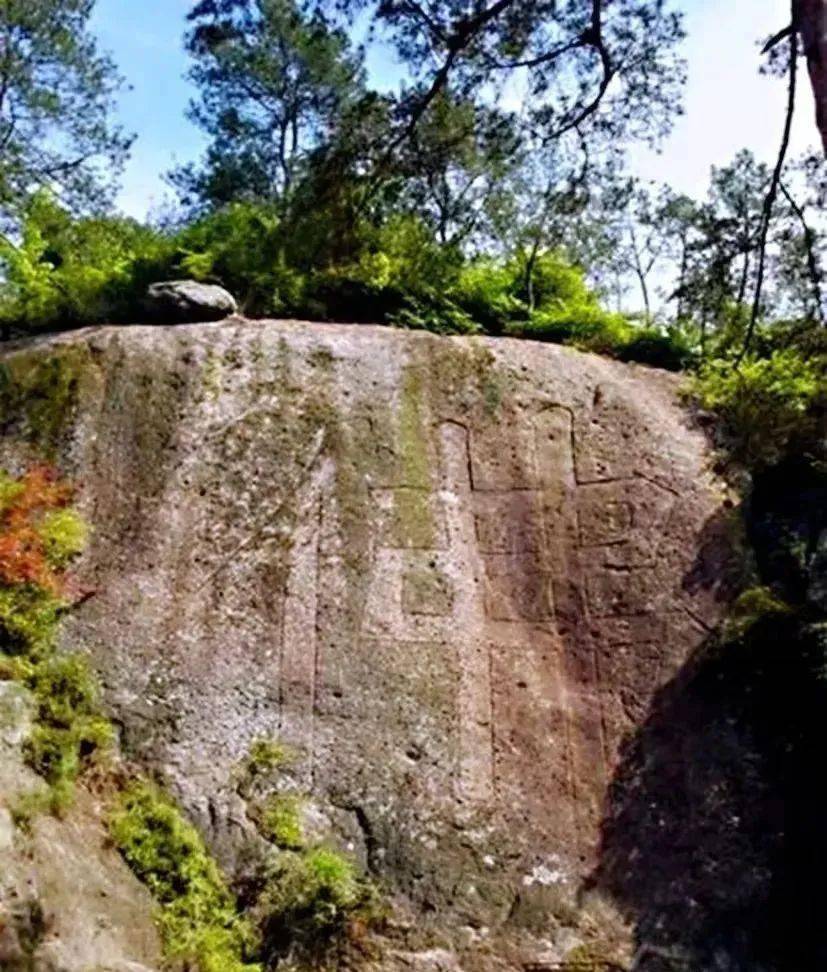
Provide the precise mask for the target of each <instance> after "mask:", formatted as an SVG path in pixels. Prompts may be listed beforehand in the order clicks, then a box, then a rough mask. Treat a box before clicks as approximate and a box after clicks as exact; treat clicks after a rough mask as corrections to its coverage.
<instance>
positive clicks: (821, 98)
mask: <svg viewBox="0 0 827 972" xmlns="http://www.w3.org/2000/svg"><path fill="white" fill-rule="evenodd" d="M798 26H799V30H800V32H801V39H802V41H803V43H804V53H805V54H806V55H807V67H808V68H809V71H810V81H811V82H812V85H813V95H814V97H815V103H816V124H817V125H818V130H819V132H820V133H821V142H822V145H823V146H824V152H825V155H827V0H798Z"/></svg>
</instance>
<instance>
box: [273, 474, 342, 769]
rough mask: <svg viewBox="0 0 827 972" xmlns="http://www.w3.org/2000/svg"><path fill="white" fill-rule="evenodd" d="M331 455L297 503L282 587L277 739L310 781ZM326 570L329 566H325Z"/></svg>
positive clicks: (327, 531)
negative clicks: (285, 575) (282, 743)
mask: <svg viewBox="0 0 827 972" xmlns="http://www.w3.org/2000/svg"><path fill="white" fill-rule="evenodd" d="M333 472H334V470H333V465H332V463H331V461H330V460H322V461H321V462H320V463H319V464H318V465H317V466H316V468H314V469H313V470H312V471H311V474H310V479H309V484H308V486H307V487H306V489H305V491H304V495H303V496H302V501H301V503H300V506H299V518H298V523H297V526H296V528H295V531H294V533H293V537H292V547H291V550H290V568H289V573H288V576H287V583H286V586H285V592H284V609H283V630H282V639H281V658H280V668H281V677H280V680H279V688H280V713H281V715H280V738H281V739H282V740H283V742H284V743H285V744H286V745H287V746H289V747H290V748H291V749H293V750H295V752H296V753H297V755H299V756H300V757H301V759H300V761H299V762H298V767H299V770H298V772H299V773H300V774H302V773H303V775H304V776H305V782H307V783H308V784H310V783H312V777H313V755H314V728H315V706H316V684H317V676H318V666H319V632H318V609H319V603H318V602H319V595H320V592H321V591H322V590H323V589H324V587H325V584H326V585H327V586H329V578H328V577H325V579H324V581H325V583H323V582H322V569H323V565H324V564H325V560H324V559H323V556H324V550H323V541H324V539H325V538H326V537H327V535H328V533H329V528H328V526H327V524H326V523H325V521H326V519H327V518H329V517H330V514H331V504H330V497H329V494H330V484H331V481H332V477H333ZM327 573H329V571H327Z"/></svg>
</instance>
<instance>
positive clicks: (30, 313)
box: [0, 192, 172, 333]
mask: <svg viewBox="0 0 827 972" xmlns="http://www.w3.org/2000/svg"><path fill="white" fill-rule="evenodd" d="M171 258H172V250H171V244H170V241H169V240H168V238H166V237H165V236H164V235H163V234H162V233H159V232H157V231H156V230H154V229H152V228H150V227H148V226H144V225H142V224H140V223H138V222H136V221H135V220H132V219H126V218H123V217H117V216H98V217H87V218H83V219H74V218H73V217H72V216H71V214H70V213H69V212H67V211H66V210H64V209H63V208H62V207H61V206H60V205H59V203H57V202H56V200H55V199H54V198H53V197H52V196H51V195H50V194H48V193H46V192H40V193H37V194H36V195H35V196H33V197H32V199H31V200H30V202H29V205H28V207H27V209H26V211H25V213H24V216H23V222H22V228H21V232H20V241H19V243H18V244H17V245H15V244H13V243H12V242H11V241H10V240H8V239H6V238H0V268H2V272H3V277H4V280H3V286H2V290H0V326H2V327H3V329H4V330H5V331H6V332H7V333H9V332H14V331H39V330H46V329H55V328H62V327H71V326H79V325H86V324H94V323H97V322H101V321H110V320H111V321H126V320H130V319H132V320H136V319H138V318H139V317H140V316H141V315H140V300H141V297H142V296H143V293H144V291H145V289H146V286H147V284H148V283H149V282H150V281H151V280H153V279H159V278H160V277H162V276H165V275H166V273H167V268H168V267H169V265H170V261H171Z"/></svg>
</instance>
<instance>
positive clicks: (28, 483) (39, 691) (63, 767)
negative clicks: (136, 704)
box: [0, 469, 113, 812]
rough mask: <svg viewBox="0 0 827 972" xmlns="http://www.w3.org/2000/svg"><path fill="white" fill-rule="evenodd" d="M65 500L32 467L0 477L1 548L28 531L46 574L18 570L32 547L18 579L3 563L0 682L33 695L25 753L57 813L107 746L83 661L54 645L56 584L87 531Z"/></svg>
mask: <svg viewBox="0 0 827 972" xmlns="http://www.w3.org/2000/svg"><path fill="white" fill-rule="evenodd" d="M70 496H71V491H70V490H69V488H68V487H67V486H66V485H65V484H62V483H60V482H59V481H57V480H56V479H54V478H53V477H52V475H51V474H47V471H45V470H38V469H34V470H31V471H30V472H29V473H27V474H26V475H25V476H23V477H20V478H14V477H11V476H9V475H8V474H7V473H5V472H4V473H2V474H0V513H2V518H3V523H2V528H0V546H2V545H7V546H9V548H10V549H11V550H14V549H15V546H16V545H19V544H22V543H24V541H26V538H27V536H28V533H27V531H31V532H32V533H33V534H34V536H35V538H36V539H39V541H40V542H41V543H42V546H43V556H44V558H45V561H46V563H47V565H48V569H49V570H48V572H47V573H42V572H41V571H36V572H34V573H33V574H31V576H29V572H28V570H27V569H24V568H28V567H29V566H30V565H33V564H36V563H37V556H36V552H35V551H34V550H33V549H32V547H31V544H30V543H29V544H28V547H29V549H28V556H29V559H27V560H24V559H20V560H18V561H17V566H18V567H19V568H20V570H21V571H22V574H21V576H20V577H19V578H18V577H17V574H16V573H15V570H14V569H13V567H14V566H15V562H14V561H13V560H9V562H8V563H7V564H6V567H7V569H6V572H5V573H4V576H3V579H2V580H0V677H2V678H6V679H13V680H15V681H17V682H20V683H21V684H23V685H25V686H26V688H27V689H29V691H30V692H31V693H32V696H33V698H34V703H35V712H34V725H33V727H32V731H31V734H30V736H29V738H28V739H27V740H26V742H25V747H24V751H25V755H26V760H27V762H28V763H29V765H30V766H31V767H32V768H33V769H34V770H35V771H36V772H38V773H39V774H40V775H41V776H43V778H44V779H45V780H46V782H47V783H48V784H49V790H48V791H47V795H46V796H45V797H44V798H43V803H44V805H47V806H48V807H49V809H51V810H53V811H55V812H60V811H61V810H63V809H65V807H66V806H67V805H68V804H69V802H70V801H71V797H72V792H73V786H74V782H75V779H76V778H77V776H78V775H79V774H80V773H81V771H82V770H83V769H84V768H85V767H87V766H88V765H89V764H90V763H91V762H92V761H94V760H97V759H98V758H99V757H100V756H101V754H104V753H106V752H107V751H108V750H109V749H110V748H111V745H112V742H113V731H112V727H111V725H110V724H109V722H108V721H107V720H106V719H105V718H104V717H103V716H102V715H101V712H100V705H99V690H98V684H97V681H96V679H95V678H94V676H93V674H92V672H91V670H90V668H89V664H88V662H87V661H86V659H85V658H83V657H82V656H81V655H78V654H66V653H60V652H58V651H57V649H56V645H55V641H56V634H57V626H58V622H59V619H60V615H61V613H62V612H63V611H64V610H65V608H66V606H67V603H68V602H67V600H66V598H65V596H64V595H63V594H62V593H61V587H60V586H59V585H60V583H61V582H62V580H63V574H64V572H65V570H66V568H67V566H68V565H69V562H70V561H71V560H72V558H73V557H75V556H76V555H77V554H78V553H80V551H81V549H82V547H83V544H84V541H85V538H86V532H87V531H86V526H85V524H84V522H83V520H82V519H81V518H80V517H79V516H78V514H77V513H76V512H75V511H74V510H72V509H71V508H70V507H69V506H65V505H61V504H63V503H65V502H66V501H67V500H68V499H69V497H70ZM44 510H45V512H42V511H44ZM41 512H42V515H38V514H40V513H41ZM35 578H39V580H36V579H35Z"/></svg>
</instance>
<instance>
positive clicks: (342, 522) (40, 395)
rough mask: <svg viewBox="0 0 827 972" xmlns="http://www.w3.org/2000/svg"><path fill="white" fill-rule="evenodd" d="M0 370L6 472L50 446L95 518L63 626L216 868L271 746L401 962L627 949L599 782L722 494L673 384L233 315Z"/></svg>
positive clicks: (685, 647)
mask: <svg viewBox="0 0 827 972" xmlns="http://www.w3.org/2000/svg"><path fill="white" fill-rule="evenodd" d="M3 369H4V370H3V381H2V387H0V396H2V399H1V401H2V405H3V409H4V410H3V421H4V429H5V435H4V445H3V458H4V462H5V463H6V464H11V465H15V464H17V465H20V464H22V463H25V462H26V461H27V460H29V459H31V458H33V457H41V456H43V455H51V456H53V457H55V458H56V459H57V460H58V461H59V464H60V466H61V468H62V470H63V471H64V472H65V473H66V474H67V475H69V476H71V477H73V478H75V479H76V480H78V481H79V482H80V483H81V484H82V506H83V510H84V514H85V516H86V518H87V519H88V520H89V521H90V522H91V523H92V524H93V526H94V534H93V539H92V543H91V544H90V547H89V549H88V551H87V553H86V554H85V555H84V557H83V560H82V562H81V564H80V567H79V573H80V580H81V582H82V583H83V584H84V585H85V586H86V587H87V588H89V589H90V590H92V591H94V594H93V596H91V597H89V598H88V599H87V600H86V601H85V603H84V604H83V605H82V606H81V607H80V609H79V610H78V611H77V612H76V613H75V614H74V615H73V617H72V618H71V619H70V620H69V622H68V624H67V631H66V637H67V638H69V639H71V641H72V642H73V643H75V644H77V643H80V644H82V645H84V646H85V647H86V648H87V650H88V651H89V652H90V653H91V655H92V657H93V659H94V662H95V665H96V667H97V669H98V670H99V671H100V673H101V676H102V678H103V680H104V684H105V687H106V698H107V702H108V704H109V706H110V707H111V710H112V713H113V716H114V718H115V719H116V721H117V724H118V725H119V727H120V729H121V732H122V742H123V745H124V747H125V748H126V750H127V752H128V753H129V755H130V756H131V757H132V758H134V759H135V760H137V761H139V762H140V763H142V764H143V765H144V766H146V767H147V768H149V769H150V770H151V771H153V772H155V773H157V774H158V775H160V776H162V777H163V778H164V779H165V781H166V782H167V783H168V784H169V786H170V787H171V788H172V789H173V791H174V792H175V793H176V794H177V796H178V797H179V798H180V799H181V801H182V803H183V805H184V806H185V807H186V808H187V810H188V811H189V813H190V814H191V815H192V817H193V819H194V820H195V821H196V822H197V823H198V824H199V826H200V827H201V829H202V830H203V832H204V833H205V835H206V836H207V837H208V838H209V839H210V841H211V843H212V845H213V847H214V848H215V849H216V851H217V852H218V853H219V855H220V856H221V857H222V859H223V860H224V862H225V863H226V864H227V866H228V867H230V868H233V867H235V866H237V865H238V862H239V860H240V858H241V857H242V856H243V855H242V851H243V848H244V846H245V843H246V842H247V839H248V837H249V833H250V829H251V822H250V820H249V819H248V817H247V815H246V813H245V806H244V803H243V800H242V799H241V796H240V795H239V794H238V792H237V791H236V788H235V787H236V783H235V780H236V776H235V775H234V767H235V766H236V765H237V763H238V761H239V760H240V759H242V758H243V756H244V755H245V753H246V752H247V751H248V749H249V746H250V744H251V742H252V741H253V740H255V739H256V738H260V737H262V736H265V737H278V738H279V739H280V740H282V741H283V742H284V743H285V744H287V745H288V746H289V747H292V749H293V750H294V751H295V752H296V753H297V755H298V759H297V760H296V762H295V764H294V766H293V767H292V768H291V769H290V773H292V775H293V782H294V785H295V786H296V788H297V789H300V790H302V791H303V792H307V793H309V794H311V795H312V798H313V801H314V805H315V807H316V809H317V810H318V812H319V814H321V815H322V816H324V817H325V819H326V820H327V821H328V823H329V826H330V827H331V828H332V829H333V830H334V831H335V832H337V833H338V834H339V835H340V837H341V839H342V841H343V842H344V843H345V844H346V845H347V846H349V847H350V848H351V849H352V850H353V851H354V853H356V854H357V855H359V856H360V857H361V858H362V860H363V862H364V863H365V864H366V865H367V866H368V867H369V868H370V869H371V870H372V871H373V872H374V873H375V874H376V875H377V876H379V877H380V878H381V879H382V881H383V882H385V884H386V886H387V887H388V889H389V890H390V892H391V893H392V895H393V896H394V899H395V901H396V904H397V909H398V910H397V917H396V919H395V923H396V924H395V935H396V938H397V940H398V942H399V948H398V950H397V951H396V953H395V957H394V955H393V954H391V955H390V957H388V958H387V962H388V963H389V967H390V966H391V965H393V964H394V963H396V964H399V965H400V967H403V966H404V965H405V964H406V963H409V962H418V963H419V965H420V966H423V965H427V964H428V962H429V961H430V959H428V958H427V956H429V955H430V956H431V957H433V955H436V954H439V955H443V952H442V951H440V949H443V950H444V949H448V950H453V952H454V953H462V954H464V956H465V958H464V959H463V967H465V968H468V967H475V966H479V967H490V968H502V967H520V966H521V965H523V964H525V963H531V962H546V961H549V962H550V961H557V960H560V959H562V958H563V957H564V956H565V955H566V954H568V952H569V951H570V950H571V949H572V948H574V947H575V946H577V945H578V943H580V942H582V941H584V940H592V939H601V940H602V941H603V942H604V944H605V949H606V953H607V954H609V953H611V955H612V956H613V957H616V958H619V959H623V958H624V956H627V955H628V936H627V931H626V929H627V923H628V921H629V916H628V915H627V914H625V913H624V914H620V913H618V912H617V911H616V910H615V909H614V908H613V906H612V905H611V902H610V900H609V899H608V898H604V897H602V896H601V895H600V894H599V893H598V892H597V891H593V892H589V893H586V894H585V895H584V894H583V892H582V889H583V886H584V881H586V880H587V878H588V876H589V875H590V874H593V873H594V872H595V869H596V868H597V866H598V852H599V848H600V839H601V824H602V821H603V818H604V814H605V812H606V807H607V790H608V786H609V782H610V780H611V778H612V776H613V774H614V773H615V771H616V769H617V767H618V763H619V754H620V752H621V749H622V747H623V744H624V740H625V739H627V738H628V737H629V736H630V735H631V734H634V733H635V732H636V731H637V730H638V729H639V728H640V726H641V725H642V724H643V723H644V722H645V720H646V717H647V713H648V711H649V708H650V704H651V702H652V699H653V697H654V696H655V694H656V693H657V692H658V691H659V690H660V689H661V688H662V687H663V686H664V685H665V684H666V683H668V682H669V681H670V680H672V679H673V678H674V677H675V676H676V674H677V673H678V671H679V670H680V668H681V666H682V665H683V664H684V663H685V661H686V660H687V658H688V657H689V656H690V655H691V654H692V652H693V651H694V650H695V649H696V648H697V647H698V645H699V644H700V643H701V642H702V641H703V639H704V637H705V635H706V634H707V632H708V631H709V629H710V628H711V627H712V626H714V624H715V623H716V621H717V619H718V618H719V616H720V614H721V612H722V610H723V609H724V607H725V600H726V596H725V595H726V592H725V590H723V589H722V582H721V578H722V577H723V576H724V575H725V571H722V569H721V567H722V564H725V561H726V556H727V549H728V548H727V538H726V533H727V526H726V517H725V516H721V515H720V514H721V511H722V507H723V504H724V494H723V490H722V488H721V485H720V484H719V483H717V482H716V481H715V480H714V478H713V477H712V475H711V474H710V473H709V471H708V462H709V457H708V454H707V451H706V447H705V443H704V439H703V436H702V435H701V434H700V433H698V432H696V431H693V430H691V429H690V428H689V426H688V423H687V419H686V416H685V414H684V412H683V410H682V409H681V408H680V407H679V405H678V403H677V400H676V392H677V385H676V381H675V379H674V378H673V377H671V376H668V375H666V374H664V373H661V372H656V371H653V370H650V369H645V368H636V367H632V366H627V365H622V364H619V363H616V362H611V361H607V360H603V359H600V358H598V357H595V356H591V355H585V354H580V353H577V352H574V351H571V350H567V349H562V348H559V347H552V346H541V345H535V344H532V343H529V342H514V341H508V340H498V341H489V340H468V339H446V338H437V337H434V336H431V335H427V334H417V333H403V332H399V331H394V330H390V329H380V328H372V327H359V328H354V327H346V326H338V325H325V326H323V325H311V324H301V323H292V322H258V323H249V322H240V321H237V320H236V321H228V322H225V323H222V324H216V325H201V326H181V327H176V328H174V329H173V328H165V327H153V328H148V327H134V328H127V329H96V330H89V331H81V332H77V333H74V334H71V335H67V336H63V337H60V338H55V339H53V340H47V341H41V342H39V343H37V344H33V345H29V346H25V347H21V348H20V349H18V350H15V349H11V350H10V351H8V352H7V353H6V354H5V355H4V365H3ZM710 524H713V525H714V526H713V527H710ZM406 916H407V917H406ZM435 949H436V951H435ZM414 954H419V958H416V959H414V958H411V955H414Z"/></svg>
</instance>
